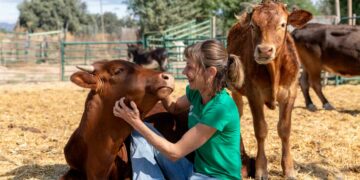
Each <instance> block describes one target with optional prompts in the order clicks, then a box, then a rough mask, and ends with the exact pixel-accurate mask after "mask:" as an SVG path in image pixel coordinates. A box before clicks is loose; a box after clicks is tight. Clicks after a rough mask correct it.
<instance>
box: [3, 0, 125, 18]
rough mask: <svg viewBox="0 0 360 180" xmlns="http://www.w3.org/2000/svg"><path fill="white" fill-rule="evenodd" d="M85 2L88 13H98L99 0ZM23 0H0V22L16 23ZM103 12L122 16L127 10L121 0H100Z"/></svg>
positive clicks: (86, 0)
mask: <svg viewBox="0 0 360 180" xmlns="http://www.w3.org/2000/svg"><path fill="white" fill-rule="evenodd" d="M82 1H83V2H86V4H87V6H88V10H89V12H90V13H94V14H95V13H100V0H82ZM21 2H23V0H0V22H5V23H16V20H17V18H18V16H19V10H18V9H17V5H18V4H20V3H21ZM102 4H103V12H107V11H108V12H109V11H110V12H114V13H116V14H117V16H118V17H119V18H120V17H123V16H125V15H126V14H127V13H128V12H127V10H126V5H124V4H122V3H121V0H102Z"/></svg>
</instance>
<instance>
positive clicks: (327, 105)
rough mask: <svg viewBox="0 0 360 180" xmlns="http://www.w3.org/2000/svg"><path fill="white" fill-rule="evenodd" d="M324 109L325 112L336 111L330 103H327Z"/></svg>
mask: <svg viewBox="0 0 360 180" xmlns="http://www.w3.org/2000/svg"><path fill="white" fill-rule="evenodd" d="M323 108H324V109H325V110H334V109H335V108H334V107H333V106H332V105H331V104H330V103H325V104H324V105H323Z"/></svg>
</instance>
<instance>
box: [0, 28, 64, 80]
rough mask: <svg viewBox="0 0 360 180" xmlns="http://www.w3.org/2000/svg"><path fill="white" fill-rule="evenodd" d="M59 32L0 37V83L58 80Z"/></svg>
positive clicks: (12, 34)
mask: <svg viewBox="0 0 360 180" xmlns="http://www.w3.org/2000/svg"><path fill="white" fill-rule="evenodd" d="M62 37H63V34H62V31H51V32H41V33H32V34H30V33H2V34H0V82H2V83H3V82H5V83H6V82H22V81H36V82H37V81H51V80H53V79H55V80H58V79H59V68H58V67H59V64H60V61H59V60H60V53H59V49H60V43H59V42H60V39H61V38H62Z"/></svg>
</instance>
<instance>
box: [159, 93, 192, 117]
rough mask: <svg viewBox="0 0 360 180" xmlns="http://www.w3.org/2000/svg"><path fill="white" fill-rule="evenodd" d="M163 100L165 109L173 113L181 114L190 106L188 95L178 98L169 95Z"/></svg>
mask: <svg viewBox="0 0 360 180" xmlns="http://www.w3.org/2000/svg"><path fill="white" fill-rule="evenodd" d="M161 102H162V104H163V105H164V107H165V109H166V110H167V111H168V112H170V113H172V114H179V113H181V112H184V111H185V110H187V109H189V107H190V102H189V100H188V99H187V97H186V95H183V96H181V97H179V98H177V99H176V98H174V97H172V96H168V97H167V98H165V99H163V100H161Z"/></svg>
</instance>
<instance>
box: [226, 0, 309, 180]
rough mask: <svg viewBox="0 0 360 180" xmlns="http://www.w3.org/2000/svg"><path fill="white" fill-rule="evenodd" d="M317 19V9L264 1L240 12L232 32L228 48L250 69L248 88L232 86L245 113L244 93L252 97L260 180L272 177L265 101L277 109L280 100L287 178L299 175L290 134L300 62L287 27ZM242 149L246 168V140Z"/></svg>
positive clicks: (249, 98)
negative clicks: (290, 7)
mask: <svg viewBox="0 0 360 180" xmlns="http://www.w3.org/2000/svg"><path fill="white" fill-rule="evenodd" d="M311 18H312V15H311V13H309V12H307V11H304V10H296V11H293V12H291V13H289V12H288V11H287V9H286V6H285V5H284V4H282V3H279V2H277V1H263V2H261V3H260V4H258V5H256V6H254V7H253V8H251V9H248V10H247V11H246V12H245V13H243V14H242V15H240V16H238V17H237V19H238V22H237V23H236V24H235V25H233V27H232V28H231V29H230V31H229V34H228V51H229V53H232V54H236V55H238V56H240V58H241V61H242V63H243V65H244V72H245V82H244V86H243V87H242V88H241V89H232V93H233V98H234V99H235V101H236V102H237V105H238V108H239V111H240V113H241V114H242V110H243V101H242V96H246V97H247V99H248V101H249V105H250V109H251V113H252V116H253V123H254V130H255V136H256V140H257V144H258V146H257V150H258V151H257V156H256V162H255V167H256V172H255V177H256V178H257V179H267V178H268V172H267V159H266V155H265V138H266V136H267V131H268V130H267V123H266V121H265V116H264V105H266V106H267V107H268V108H270V109H275V106H276V104H275V102H276V101H277V102H278V106H279V122H278V126H277V128H278V134H279V136H280V138H281V144H282V159H281V166H282V168H283V173H284V175H285V177H294V176H295V171H294V164H293V159H292V156H291V153H290V142H289V138H290V129H291V112H292V109H293V105H294V101H295V98H296V88H297V77H298V73H299V66H300V62H299V57H298V54H297V51H296V47H295V45H294V42H293V39H292V37H291V35H290V34H289V33H288V32H287V26H288V25H292V26H294V27H301V26H303V25H304V24H305V23H306V22H308V21H309V20H310V19H311ZM241 142H242V141H241ZM241 153H242V158H243V162H244V166H245V167H246V163H247V162H248V159H247V155H246V153H245V149H244V146H243V144H242V145H241ZM244 158H245V159H244Z"/></svg>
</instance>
